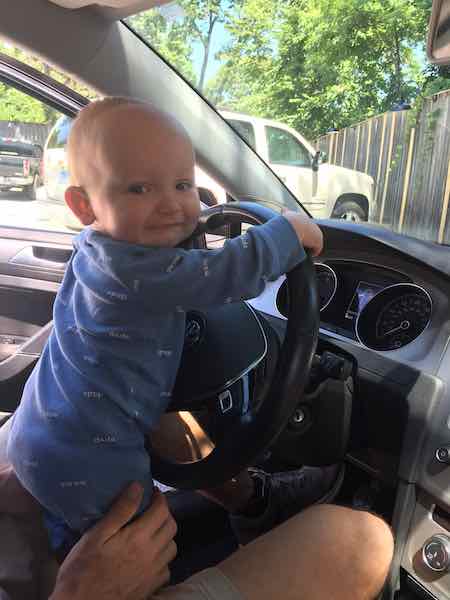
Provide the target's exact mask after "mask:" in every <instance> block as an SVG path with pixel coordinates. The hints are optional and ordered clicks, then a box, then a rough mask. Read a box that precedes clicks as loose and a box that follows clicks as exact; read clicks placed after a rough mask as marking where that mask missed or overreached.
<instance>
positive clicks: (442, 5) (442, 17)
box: [427, 0, 450, 65]
mask: <svg viewBox="0 0 450 600" xmlns="http://www.w3.org/2000/svg"><path fill="white" fill-rule="evenodd" d="M427 57H428V60H429V61H430V62H431V63H433V64H435V65H447V64H449V63H450V3H449V2H448V1H447V0H433V8H432V10H431V18H430V26H429V30H428V41H427Z"/></svg>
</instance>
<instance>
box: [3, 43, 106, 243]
mask: <svg viewBox="0 0 450 600" xmlns="http://www.w3.org/2000/svg"><path fill="white" fill-rule="evenodd" d="M5 50H6V51H7V52H8V54H10V55H12V56H14V57H15V58H20V60H21V61H22V62H23V63H25V64H27V65H30V66H33V67H34V68H37V67H39V68H38V71H42V72H45V71H46V69H45V65H44V63H42V61H40V62H39V59H37V58H35V57H33V56H31V55H28V54H27V53H26V52H24V51H23V50H20V51H19V50H17V51H16V50H15V49H14V48H12V47H11V46H5V45H4V44H1V42H0V52H4V51H5ZM49 69H50V68H49V67H48V65H47V76H48V72H49ZM50 74H51V75H52V76H53V75H55V74H56V75H58V78H59V80H61V79H62V76H61V73H60V72H54V71H53V70H52V71H51V72H50ZM65 83H70V85H72V86H73V88H72V89H74V91H75V92H77V93H78V94H81V92H83V91H85V90H86V87H85V86H84V85H83V86H81V85H79V84H77V82H75V80H73V79H71V78H70V77H66V79H65ZM89 95H90V96H91V97H95V96H96V94H95V92H94V91H92V90H91V91H90V92H89ZM70 124H71V119H70V118H69V117H67V116H65V115H64V114H62V112H60V111H58V110H56V109H55V108H53V107H51V106H49V105H47V104H46V103H44V102H42V101H40V100H37V99H36V98H34V97H32V96H30V95H29V94H27V93H25V92H23V91H21V90H18V89H16V88H14V87H13V86H11V85H9V84H8V83H4V82H2V81H0V208H1V210H0V226H2V225H3V226H14V227H21V228H28V229H36V230H48V231H69V232H72V233H73V232H75V231H76V230H78V229H80V228H81V226H80V224H79V223H78V221H77V220H76V219H75V217H74V216H72V214H71V212H70V211H69V209H68V208H67V206H66V204H65V201H64V190H65V188H66V187H67V184H68V180H69V176H68V170H67V160H66V150H65V147H66V143H67V136H68V133H69V130H70Z"/></svg>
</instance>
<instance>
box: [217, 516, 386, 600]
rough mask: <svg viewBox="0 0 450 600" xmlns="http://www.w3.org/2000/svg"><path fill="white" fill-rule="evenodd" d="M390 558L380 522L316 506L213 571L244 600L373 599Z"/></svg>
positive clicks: (372, 518) (255, 542)
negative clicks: (218, 573)
mask: <svg viewBox="0 0 450 600" xmlns="http://www.w3.org/2000/svg"><path fill="white" fill-rule="evenodd" d="M392 554H393V537H392V534H391V531H390V529H389V527H388V526H387V525H386V523H385V522H384V521H382V520H381V519H380V518H378V517H376V516H375V515H372V514H370V513H367V512H363V511H355V510H352V509H348V508H343V507H339V506H331V505H320V506H314V507H311V508H309V509H306V510H305V511H303V512H302V513H301V514H299V515H296V516H295V517H293V518H292V519H290V520H289V521H287V522H285V523H283V524H282V525H280V526H279V527H277V528H276V529H273V530H272V531H270V532H269V533H267V534H265V535H263V536H261V537H259V538H258V539H256V540H255V541H253V542H252V543H250V544H248V545H247V546H245V547H243V548H241V549H240V550H238V551H237V552H236V553H235V554H233V555H232V556H231V557H230V558H228V559H227V560H225V561H224V562H222V563H221V564H220V565H219V568H220V570H221V571H222V573H223V574H225V575H226V577H228V578H229V580H230V581H231V582H232V583H233V585H234V586H235V587H236V589H237V590H238V591H239V592H240V593H241V594H242V596H243V598H245V599H246V600H253V599H254V600H273V599H274V598H280V599H281V598H282V599H283V600H322V599H323V600H373V599H374V598H376V597H377V596H378V594H379V593H380V591H381V589H382V587H383V585H384V582H385V579H386V577H387V574H388V570H389V566H390V564H391V560H392ZM218 600H219V599H218Z"/></svg>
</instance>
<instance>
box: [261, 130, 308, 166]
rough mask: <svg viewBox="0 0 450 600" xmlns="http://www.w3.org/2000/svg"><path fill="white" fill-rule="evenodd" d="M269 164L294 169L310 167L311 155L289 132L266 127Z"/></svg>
mask: <svg viewBox="0 0 450 600" xmlns="http://www.w3.org/2000/svg"><path fill="white" fill-rule="evenodd" d="M265 131H266V137H267V147H268V151H269V162H271V163H274V164H277V165H289V166H292V167H310V166H311V155H310V153H309V152H308V150H307V149H306V148H305V147H304V146H303V144H301V143H300V142H299V141H298V140H297V139H296V138H295V137H294V136H293V135H292V134H290V133H289V131H285V130H283V129H279V128H278V127H270V126H266V127H265Z"/></svg>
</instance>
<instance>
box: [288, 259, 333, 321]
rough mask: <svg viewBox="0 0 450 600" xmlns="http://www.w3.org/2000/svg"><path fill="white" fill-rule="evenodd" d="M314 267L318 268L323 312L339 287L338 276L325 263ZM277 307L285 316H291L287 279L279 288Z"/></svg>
mask: <svg viewBox="0 0 450 600" xmlns="http://www.w3.org/2000/svg"><path fill="white" fill-rule="evenodd" d="M314 268H315V270H316V278H317V292H318V295H319V307H320V311H321V312H322V310H324V309H325V308H326V307H327V306H328V305H329V304H330V302H331V301H332V300H333V298H334V295H335V293H336V289H337V276H336V273H335V272H334V271H333V269H332V268H331V267H329V266H328V265H326V264H324V263H315V264H314ZM277 308H278V310H279V311H280V313H281V314H282V315H283V316H284V317H288V316H289V296H288V289H287V281H283V284H282V285H281V287H280V289H279V290H278V294H277Z"/></svg>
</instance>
